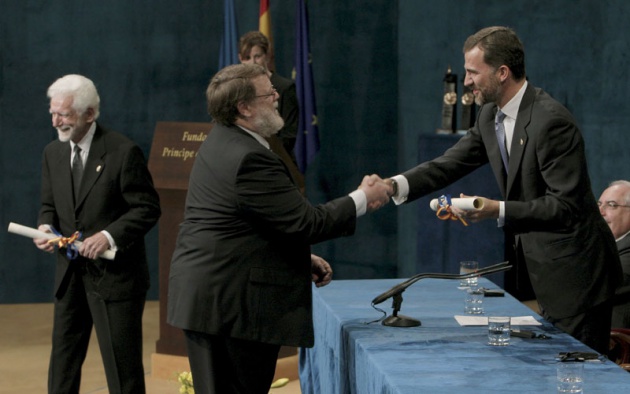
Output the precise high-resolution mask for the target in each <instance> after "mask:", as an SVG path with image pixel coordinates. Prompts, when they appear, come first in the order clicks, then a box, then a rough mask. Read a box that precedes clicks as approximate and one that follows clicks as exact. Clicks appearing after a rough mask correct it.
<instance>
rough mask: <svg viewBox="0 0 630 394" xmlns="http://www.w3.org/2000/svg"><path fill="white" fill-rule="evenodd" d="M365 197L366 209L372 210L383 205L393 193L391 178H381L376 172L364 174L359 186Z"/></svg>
mask: <svg viewBox="0 0 630 394" xmlns="http://www.w3.org/2000/svg"><path fill="white" fill-rule="evenodd" d="M359 190H363V192H364V193H365V196H366V198H367V211H368V212H373V211H376V210H377V209H379V208H382V207H383V206H385V205H386V204H387V203H388V202H389V199H390V197H392V196H393V195H394V185H393V181H392V179H391V178H386V179H382V178H381V177H379V176H378V175H376V174H372V175H366V176H364V177H363V181H362V182H361V185H360V186H359Z"/></svg>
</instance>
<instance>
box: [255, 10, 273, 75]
mask: <svg viewBox="0 0 630 394" xmlns="http://www.w3.org/2000/svg"><path fill="white" fill-rule="evenodd" d="M258 30H259V31H260V32H261V33H262V34H264V35H265V37H267V39H268V40H269V50H268V51H267V68H269V69H270V70H271V71H275V69H276V62H275V58H274V55H273V34H272V33H271V10H270V9H269V0H260V13H259V16H258Z"/></svg>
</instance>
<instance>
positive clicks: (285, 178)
mask: <svg viewBox="0 0 630 394" xmlns="http://www.w3.org/2000/svg"><path fill="white" fill-rule="evenodd" d="M355 223H356V207H355V204H354V202H353V201H352V199H351V198H350V197H347V196H346V197H341V198H338V199H335V200H333V201H330V202H328V203H326V204H324V205H319V206H312V205H311V204H309V202H308V201H307V200H306V199H305V198H304V197H303V196H302V195H301V194H300V191H299V190H298V188H297V187H296V186H295V185H294V184H293V182H292V181H291V177H290V175H289V172H288V170H287V168H286V167H285V165H284V163H283V162H282V160H281V159H280V158H279V157H278V156H277V155H276V154H275V153H273V152H272V151H270V150H268V149H266V148H265V147H264V146H262V145H261V144H260V143H259V142H258V141H256V140H255V139H254V138H253V137H252V136H251V135H249V134H247V133H246V132H245V131H243V130H241V129H240V128H238V127H236V126H234V127H230V128H228V127H225V126H223V125H215V126H214V127H213V129H212V132H211V133H210V134H209V135H208V137H207V139H206V140H205V141H204V142H203V144H202V145H201V147H200V149H199V152H198V154H197V157H196V158H195V163H194V166H193V169H192V172H191V175H190V184H189V188H188V195H187V198H186V207H185V211H184V222H183V223H182V224H181V227H180V230H179V236H178V238H177V244H176V248H175V252H174V255H173V259H172V262H171V269H170V278H169V294H168V319H167V320H168V323H169V324H171V325H173V326H175V327H179V328H182V329H187V330H193V331H198V332H203V333H207V334H214V335H224V336H229V337H233V338H240V339H246V340H252V341H257V342H264V343H270V344H278V345H290V346H313V342H314V339H313V324H312V305H311V297H312V294H311V285H312V283H311V263H310V247H309V245H310V244H313V243H316V242H321V241H324V240H327V239H331V238H333V237H338V236H342V235H351V234H353V233H354V229H355Z"/></svg>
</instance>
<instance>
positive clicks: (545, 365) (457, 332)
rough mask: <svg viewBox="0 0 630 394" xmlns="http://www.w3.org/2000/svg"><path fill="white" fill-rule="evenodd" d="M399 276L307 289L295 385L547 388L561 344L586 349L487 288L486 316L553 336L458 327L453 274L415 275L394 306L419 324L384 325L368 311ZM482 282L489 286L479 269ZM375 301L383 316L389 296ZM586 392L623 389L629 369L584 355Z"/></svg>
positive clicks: (385, 390) (360, 390)
mask: <svg viewBox="0 0 630 394" xmlns="http://www.w3.org/2000/svg"><path fill="white" fill-rule="evenodd" d="M400 282H402V279H377V280H338V281H333V282H332V283H331V284H330V285H328V286H326V287H323V288H319V289H315V288H314V291H313V315H314V324H315V347H314V348H311V349H300V382H301V389H302V393H303V394H337V393H339V394H346V393H356V394H389V393H397V394H405V393H409V394H412V393H413V394H417V393H489V392H502V393H505V392H513V393H555V392H556V361H555V358H554V357H555V356H556V355H557V354H558V353H559V352H566V351H590V352H592V351H593V350H592V349H590V348H589V347H587V346H586V345H584V344H582V343H581V342H579V341H578V340H576V339H574V338H573V337H571V336H570V335H567V334H565V333H564V332H561V331H559V330H558V329H556V328H554V327H553V326H552V325H551V324H550V323H548V322H547V321H545V320H544V319H543V318H542V317H540V316H539V315H537V314H535V313H534V312H533V311H532V310H531V309H529V308H527V307H526V306H524V305H523V304H521V303H520V302H519V301H517V300H516V299H515V298H513V297H512V296H510V295H509V294H507V293H506V295H505V297H486V298H485V300H484V309H485V313H484V315H485V316H490V315H503V316H506V315H507V316H534V317H535V318H536V320H538V321H539V322H541V323H542V326H521V327H520V328H521V329H528V330H532V331H534V332H536V333H539V334H545V335H547V336H549V337H551V339H523V338H516V337H513V338H512V339H511V343H510V345H509V346H505V347H495V346H489V345H487V339H488V337H487V327H486V326H460V325H459V324H458V323H457V321H456V320H455V318H454V316H455V315H463V314H464V294H465V293H464V291H463V290H461V289H459V288H458V281H454V280H443V279H423V280H420V281H418V282H416V283H415V284H413V285H412V286H411V287H409V288H408V289H407V290H406V291H405V292H404V293H403V302H402V307H401V310H400V312H399V315H406V316H409V317H413V318H416V319H419V320H420V321H421V323H422V324H421V326H419V327H388V326H384V325H382V324H381V323H380V322H374V321H375V320H377V319H379V318H381V317H383V315H384V314H383V313H382V312H379V311H378V310H376V309H375V308H373V307H372V305H371V301H372V299H373V298H374V297H376V296H377V295H379V294H381V293H383V292H385V291H386V290H388V289H390V288H391V287H392V286H394V285H396V284H398V283H400ZM480 284H481V285H482V286H484V287H486V288H496V285H494V284H493V283H492V282H490V281H489V280H488V279H486V278H480ZM376 307H378V308H380V309H382V310H384V311H385V312H386V314H387V315H390V314H391V312H392V309H391V299H390V300H387V301H385V302H383V303H381V304H379V305H376ZM584 392H585V393H588V394H595V393H624V392H630V374H629V373H628V372H626V371H624V370H623V369H621V368H619V367H618V366H617V365H616V364H614V363H613V362H611V361H609V360H606V359H605V360H604V361H603V362H587V363H585V370H584Z"/></svg>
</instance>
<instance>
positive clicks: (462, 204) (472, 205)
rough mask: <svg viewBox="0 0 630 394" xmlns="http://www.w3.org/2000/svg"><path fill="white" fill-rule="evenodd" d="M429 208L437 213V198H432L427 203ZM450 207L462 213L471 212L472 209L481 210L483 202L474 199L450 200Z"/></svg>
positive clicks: (438, 203)
mask: <svg viewBox="0 0 630 394" xmlns="http://www.w3.org/2000/svg"><path fill="white" fill-rule="evenodd" d="M429 206H430V207H431V209H432V210H434V211H437V210H438V208H439V207H440V202H439V201H438V199H437V198H434V199H433V200H431V202H430V203H429ZM451 206H453V207H455V208H459V209H461V210H464V211H472V210H473V209H481V208H483V200H482V199H481V198H475V197H466V198H451Z"/></svg>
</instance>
